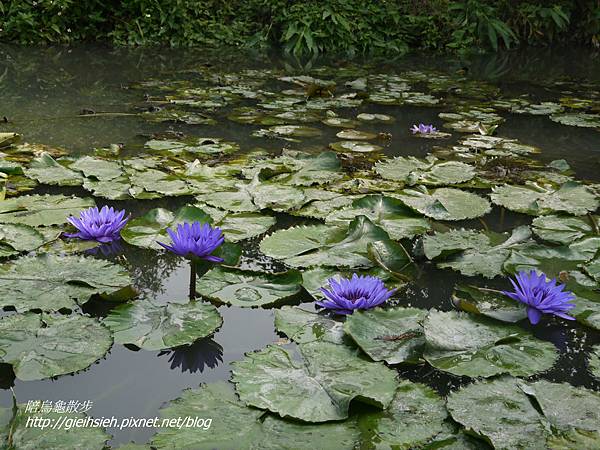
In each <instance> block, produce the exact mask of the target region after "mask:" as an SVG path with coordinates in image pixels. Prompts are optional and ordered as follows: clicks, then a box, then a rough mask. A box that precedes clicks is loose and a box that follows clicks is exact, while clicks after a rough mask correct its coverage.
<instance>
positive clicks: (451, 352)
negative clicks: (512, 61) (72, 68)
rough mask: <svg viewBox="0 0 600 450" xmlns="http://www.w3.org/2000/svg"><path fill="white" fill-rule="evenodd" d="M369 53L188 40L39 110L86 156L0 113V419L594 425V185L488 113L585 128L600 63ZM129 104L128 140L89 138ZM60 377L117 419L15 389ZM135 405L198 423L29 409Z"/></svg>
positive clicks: (432, 426) (451, 430)
mask: <svg viewBox="0 0 600 450" xmlns="http://www.w3.org/2000/svg"><path fill="white" fill-rule="evenodd" d="M388 69H389V70H387V71H377V70H375V69H374V68H373V67H367V66H364V67H363V66H360V65H354V64H350V63H346V64H339V65H336V66H332V65H321V66H319V67H316V68H314V69H312V70H311V71H309V72H302V73H301V72H299V71H293V70H290V69H287V70H286V69H283V68H279V67H272V66H270V67H268V68H257V67H252V68H246V67H244V66H243V64H241V63H240V64H237V65H232V66H231V67H229V68H222V67H221V66H219V63H218V62H215V63H211V64H208V63H207V61H204V60H203V61H201V62H197V61H194V63H193V64H190V65H188V66H186V67H185V68H181V69H180V70H169V71H165V72H161V73H158V72H157V73H156V74H154V76H153V77H147V78H144V79H141V80H138V81H136V82H129V83H124V84H122V85H121V84H119V83H114V82H113V83H111V84H110V86H109V87H106V86H103V85H100V86H95V88H96V89H97V91H98V92H97V94H96V95H97V97H96V98H97V106H96V105H93V106H94V109H93V110H90V111H81V114H80V115H79V116H77V117H74V118H73V117H71V118H70V119H69V120H73V122H62V120H67V119H64V118H63V116H62V115H61V116H59V119H60V120H59V121H54V122H52V123H53V127H59V126H70V125H71V124H72V123H73V124H74V123H79V125H78V126H82V125H81V121H84V123H86V124H90V123H91V125H89V126H90V127H92V128H102V129H103V130H104V129H106V130H107V132H106V137H105V140H106V142H105V146H103V147H99V148H94V149H87V150H86V151H80V152H74V151H69V150H67V149H64V148H61V147H59V146H57V145H54V144H49V143H41V142H32V141H30V140H29V139H28V137H27V132H26V130H27V127H30V129H32V130H33V129H34V128H36V127H37V125H36V123H33V124H29V125H28V124H27V122H26V121H24V120H20V119H19V117H20V116H17V119H15V120H14V121H13V122H10V121H9V123H2V124H0V174H1V178H0V180H1V182H2V185H1V186H2V188H1V189H2V190H1V192H2V196H1V197H2V199H1V200H0V258H1V264H0V306H1V307H2V308H3V312H2V317H1V318H0V363H2V364H0V374H1V375H2V376H1V377H0V380H1V381H2V385H1V387H2V388H4V389H3V391H2V394H3V396H2V401H3V403H2V406H3V408H2V409H1V412H2V414H0V417H2V418H3V421H2V424H1V425H0V440H2V442H3V443H4V444H7V446H12V447H14V448H17V449H18V448H44V449H46V448H71V447H85V448H90V449H95V448H98V449H101V448H103V447H105V446H106V445H108V444H110V446H111V447H112V448H157V449H168V448H178V449H179V448H189V449H204V448H206V449H210V448H236V449H237V448H248V449H250V448H258V447H260V448H273V449H279V448H290V449H291V448H293V449H298V448H300V449H302V448H311V449H313V448H325V449H338V448H339V449H355V448H376V447H390V448H448V449H452V448H460V449H464V448H466V449H482V448H484V449H485V448H497V449H513V448H551V449H562V448H585V447H586V446H587V447H589V448H594V447H595V446H597V444H598V443H599V442H600V369H599V368H600V359H599V358H600V356H599V355H600V333H599V332H598V330H599V329H600V292H599V289H598V288H599V285H598V281H599V280H600V264H599V261H600V257H599V255H600V253H599V249H600V231H599V225H598V208H599V206H600V184H599V183H600V179H599V178H598V177H597V176H596V177H595V178H594V177H593V176H590V177H583V176H581V175H580V170H579V168H578V166H577V165H576V164H575V163H576V162H577V158H576V155H575V152H573V154H571V153H569V152H566V151H563V152H562V155H563V156H564V158H554V157H549V155H548V154H547V152H546V151H545V148H543V147H542V146H541V145H537V142H535V141H536V139H533V138H531V136H532V134H530V135H529V136H530V138H531V140H526V139H519V138H516V137H513V136H511V135H510V133H508V130H511V128H510V127H511V125H510V124H511V122H513V121H525V122H527V124H531V123H534V122H536V121H539V122H541V123H542V125H543V126H544V127H549V128H548V129H551V130H554V131H555V132H557V133H558V134H560V135H561V136H569V133H570V132H572V131H573V130H575V131H576V132H577V133H578V134H579V133H581V135H584V136H585V137H586V138H587V139H589V141H587V142H589V143H590V144H589V146H590V147H593V146H594V145H595V143H596V142H597V140H596V139H598V138H600V84H598V82H594V81H585V82H583V81H568V80H561V81H560V82H558V83H555V82H547V83H545V84H540V85H537V86H535V88H536V89H537V91H538V92H542V94H539V96H534V95H531V94H530V91H534V88H533V87H528V88H527V89H526V90H521V91H519V87H522V85H521V84H515V85H514V86H510V88H507V87H506V86H505V85H500V84H495V83H492V82H490V81H481V80H477V79H474V78H468V77H467V76H465V75H464V74H460V73H456V72H450V71H446V72H444V71H440V70H431V69H421V68H419V67H416V66H412V67H411V68H409V69H397V70H393V69H391V68H388ZM26 88H27V89H28V90H29V89H30V87H29V86H26ZM111 90H117V91H118V92H119V93H120V94H122V93H123V92H125V94H126V97H127V99H128V101H127V102H123V103H122V104H118V103H116V102H109V101H108V99H110V98H113V97H111V95H112V94H111V92H112V91H111ZM122 91H123V92H122ZM76 92H78V91H76ZM44 95H46V93H45V92H44ZM114 98H117V97H114ZM18 100H19V102H21V103H22V102H23V99H22V98H19V99H18ZM21 103H19V105H20V104H21ZM56 104H57V108H63V107H64V106H63V104H61V103H60V102H57V103H56ZM107 104H108V105H110V107H111V111H110V113H104V112H103V110H102V109H100V108H102V107H103V106H104V107H106V105H107ZM62 112H63V111H62V110H61V113H62ZM407 117H408V118H409V119H410V124H406V125H399V124H400V123H402V121H406V118H407ZM417 117H419V118H418V119H417ZM77 121H79V122H77ZM85 121H87V122H85ZM122 122H125V124H126V125H125V126H124V127H123V128H125V129H126V130H129V132H130V133H131V134H134V133H135V131H133V130H139V129H142V130H144V133H142V136H132V139H131V142H129V141H128V142H125V143H122V144H113V145H109V144H111V141H110V139H111V137H112V135H111V134H109V132H110V130H111V129H112V127H113V126H116V124H120V123H122ZM538 126H539V125H538ZM103 127H106V128H103ZM138 127H141V128H138ZM513 129H514V128H513ZM527 129H528V130H529V127H528V128H527ZM544 129H546V128H544ZM533 137H536V135H533ZM136 139H137V140H141V142H140V143H139V144H136V142H135V141H136ZM593 148H595V147H593ZM572 161H573V164H571V162H572ZM596 164H597V162H596ZM588 170H589V168H588ZM590 173H592V175H593V174H594V171H593V170H590ZM588 178H589V179H588ZM265 330H266V331H265ZM257 335H259V336H260V337H261V340H260V342H257V341H256V340H255V339H256V336H257ZM155 373H160V375H161V377H159V378H155V375H154V374H155ZM165 373H168V374H170V376H167V375H165ZM71 375H72V376H71ZM163 375H164V377H163ZM181 380H183V381H181ZM10 388H12V389H13V390H12V391H11V390H10ZM60 389H64V390H63V391H61V392H68V393H69V395H71V396H76V395H77V396H81V397H85V396H87V395H92V394H90V392H94V394H93V395H94V397H93V399H92V400H94V402H95V404H97V405H96V406H94V408H96V407H97V408H101V407H102V406H101V405H102V404H103V401H106V402H107V403H110V401H108V400H106V399H107V398H108V399H110V400H112V401H114V403H113V404H110V405H108V406H105V408H108V407H110V411H111V413H110V414H104V413H100V412H99V411H97V410H95V409H94V408H92V409H91V410H90V411H88V412H86V413H84V412H69V413H65V412H58V411H51V412H46V413H42V412H39V411H37V410H32V409H31V408H29V409H28V406H29V405H28V400H30V399H42V400H44V398H43V397H44V396H46V397H49V396H51V395H54V393H55V392H57V390H60ZM137 389H140V390H137ZM131 392H135V393H137V394H139V395H138V396H136V397H132V396H131V395H130V393H131ZM13 393H14V397H13ZM148 393H151V394H152V395H148ZM144 394H145V395H144ZM138 397H139V398H138ZM82 399H84V398H82ZM123 399H125V400H123ZM13 401H14V404H13ZM132 402H133V403H135V406H136V407H137V408H139V411H137V412H135V411H133V412H132V414H130V415H132V416H135V414H138V415H140V416H142V415H144V416H148V417H153V416H155V415H156V416H157V417H160V418H161V419H162V418H164V419H176V418H179V417H200V418H210V419H212V421H211V425H210V428H209V429H202V428H199V427H189V428H181V429H178V428H177V427H164V428H159V429H151V430H145V431H144V433H145V434H141V435H140V434H137V435H135V437H134V439H135V441H136V442H137V443H136V444H127V441H129V440H131V439H132V438H131V435H130V434H126V433H125V432H124V431H123V430H118V429H115V428H110V429H104V428H100V427H81V428H72V429H71V430H69V432H68V433H67V432H65V431H64V430H60V429H45V430H41V429H39V428H36V427H27V426H26V424H27V420H28V418H29V417H32V416H35V415H40V414H46V415H47V418H50V419H58V418H59V417H61V414H65V416H62V417H68V418H71V419H76V418H85V414H88V415H89V416H97V415H100V414H104V415H111V414H114V415H123V416H126V415H128V414H125V413H123V411H128V410H127V408H128V404H129V403H132ZM104 411H107V409H105V410H104ZM203 423H206V422H203ZM112 435H114V438H112ZM307 436H310V438H307ZM111 439H112V441H111ZM109 441H110V442H109ZM57 443H58V444H57ZM121 444H124V445H123V446H122V447H120V445H121Z"/></svg>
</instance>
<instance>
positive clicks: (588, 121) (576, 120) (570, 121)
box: [550, 113, 600, 128]
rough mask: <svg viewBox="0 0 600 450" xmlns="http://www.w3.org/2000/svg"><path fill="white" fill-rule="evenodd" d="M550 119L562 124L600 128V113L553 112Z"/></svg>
mask: <svg viewBox="0 0 600 450" xmlns="http://www.w3.org/2000/svg"><path fill="white" fill-rule="evenodd" d="M550 120H553V121H554V122H558V123H560V124H562V125H569V126H571V127H583V128H600V114H586V113H564V114H552V115H551V116H550Z"/></svg>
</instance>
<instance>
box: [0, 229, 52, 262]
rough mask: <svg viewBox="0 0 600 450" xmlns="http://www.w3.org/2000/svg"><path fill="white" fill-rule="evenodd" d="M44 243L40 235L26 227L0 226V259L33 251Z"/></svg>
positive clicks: (44, 240)
mask: <svg viewBox="0 0 600 450" xmlns="http://www.w3.org/2000/svg"><path fill="white" fill-rule="evenodd" d="M46 241H47V239H46V238H45V236H44V235H43V234H42V233H40V232H39V231H38V230H36V229H35V228H33V227H30V226H28V225H21V224H10V223H7V224H0V258H4V257H7V256H14V255H17V254H19V253H21V252H29V251H32V250H35V249H36V248H39V247H41V246H42V245H44V243H45V242H46Z"/></svg>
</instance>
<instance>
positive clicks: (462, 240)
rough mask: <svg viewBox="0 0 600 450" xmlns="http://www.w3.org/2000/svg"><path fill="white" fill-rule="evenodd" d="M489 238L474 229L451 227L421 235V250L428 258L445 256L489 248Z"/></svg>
mask: <svg viewBox="0 0 600 450" xmlns="http://www.w3.org/2000/svg"><path fill="white" fill-rule="evenodd" d="M489 246H490V238H489V237H488V236H487V235H486V234H484V233H481V232H479V231H476V230H468V229H467V230H465V229H464V228H463V229H451V230H449V231H447V232H445V233H436V234H433V235H427V236H424V237H423V251H424V252H425V256H426V257H427V258H428V259H435V258H437V257H442V258H445V257H447V256H449V255H451V254H452V253H457V252H461V251H464V250H469V249H474V250H481V249H484V248H489Z"/></svg>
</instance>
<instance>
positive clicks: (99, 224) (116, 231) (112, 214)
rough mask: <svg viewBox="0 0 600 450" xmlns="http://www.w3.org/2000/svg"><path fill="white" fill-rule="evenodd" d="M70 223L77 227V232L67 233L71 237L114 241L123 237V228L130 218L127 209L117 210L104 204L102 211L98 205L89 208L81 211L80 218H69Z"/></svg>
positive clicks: (103, 241)
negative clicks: (126, 213) (126, 212)
mask: <svg viewBox="0 0 600 450" xmlns="http://www.w3.org/2000/svg"><path fill="white" fill-rule="evenodd" d="M67 220H68V221H69V223H70V224H71V225H73V226H74V227H75V228H77V229H78V230H79V231H78V232H77V233H71V234H65V236H66V237H69V238H79V239H82V240H85V241H98V242H102V243H106V242H112V241H116V240H119V239H120V238H121V234H120V232H121V229H122V228H123V227H124V226H125V224H126V223H127V221H128V220H129V216H127V217H125V210H124V209H123V210H121V211H116V210H115V209H114V208H112V207H110V208H109V207H108V206H104V207H103V208H102V209H101V210H100V211H98V208H97V207H93V208H88V209H85V210H83V211H81V212H80V213H79V218H77V217H73V216H71V217H69V218H67Z"/></svg>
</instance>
